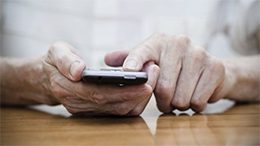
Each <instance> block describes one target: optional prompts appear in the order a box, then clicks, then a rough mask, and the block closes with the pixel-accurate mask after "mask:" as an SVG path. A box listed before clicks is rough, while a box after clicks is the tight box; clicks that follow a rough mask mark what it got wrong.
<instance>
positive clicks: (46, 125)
mask: <svg viewBox="0 0 260 146" xmlns="http://www.w3.org/2000/svg"><path fill="white" fill-rule="evenodd" d="M221 108H223V106H222V105H221V106H215V107H212V108H211V109H209V110H206V111H209V113H210V111H212V109H221ZM154 109H155V108H151V109H149V108H148V109H146V112H145V113H144V114H142V116H140V117H131V118H125V117H75V116H70V115H68V114H67V115H66V114H65V115H64V114H62V112H61V111H62V110H61V111H59V110H58V111H56V113H51V112H50V113H46V112H45V111H44V110H39V109H37V108H36V109H35V108H34V109H32V108H14V107H5V108H3V107H2V108H1V145H29V146H30V145H33V146H39V145H44V146H47V145H61V146H65V145H70V146H76V145H77V146H79V145H102V146H110V145H132V146H139V145H141V146H143V145H149V146H154V145H234V146H237V145H246V146H249V145H260V104H240V105H234V104H232V105H230V106H229V107H226V110H224V111H222V112H220V113H214V114H208V113H207V112H204V113H203V114H194V113H192V112H191V111H187V112H183V113H180V112H174V114H170V115H160V114H158V113H159V112H158V111H157V112H155V111H153V110H154ZM59 112H60V113H59ZM63 112H64V111H63ZM156 113H157V114H156Z"/></svg>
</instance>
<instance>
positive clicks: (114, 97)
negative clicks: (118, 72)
mask: <svg viewBox="0 0 260 146" xmlns="http://www.w3.org/2000/svg"><path fill="white" fill-rule="evenodd" d="M53 82H54V83H56V84H58V85H57V86H59V87H60V88H62V89H64V90H66V91H68V92H69V93H70V96H76V97H80V98H81V99H83V100H86V101H90V102H93V103H97V104H99V105H104V104H106V103H116V102H123V101H129V100H133V99H136V97H145V96H147V95H150V94H151V93H152V87H151V86H150V85H148V84H143V85H135V86H123V87H119V86H115V85H99V84H89V83H83V82H72V81H70V80H68V79H67V78H65V77H63V76H60V77H59V78H53Z"/></svg>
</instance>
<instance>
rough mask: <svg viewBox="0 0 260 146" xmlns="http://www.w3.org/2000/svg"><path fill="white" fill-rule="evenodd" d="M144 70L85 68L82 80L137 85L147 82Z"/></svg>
mask: <svg viewBox="0 0 260 146" xmlns="http://www.w3.org/2000/svg"><path fill="white" fill-rule="evenodd" d="M147 79H148V77H147V74H146V72H132V71H123V70H121V69H98V70H97V69H85V70H84V71H83V73H82V80H83V82H90V83H96V84H117V85H138V84H144V83H146V82H147Z"/></svg>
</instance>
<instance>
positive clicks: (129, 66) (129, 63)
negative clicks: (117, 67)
mask: <svg viewBox="0 0 260 146" xmlns="http://www.w3.org/2000/svg"><path fill="white" fill-rule="evenodd" d="M136 67H137V62H136V61H135V60H129V61H127V62H126V64H125V68H126V69H130V70H135V69H136Z"/></svg>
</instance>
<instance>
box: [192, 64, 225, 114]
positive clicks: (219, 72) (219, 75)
mask: <svg viewBox="0 0 260 146" xmlns="http://www.w3.org/2000/svg"><path fill="white" fill-rule="evenodd" d="M224 74H225V68H224V66H223V64H222V63H221V62H220V61H217V60H216V59H214V60H210V61H209V64H208V67H207V68H205V70H204V72H203V74H202V76H201V78H200V80H199V82H198V85H197V87H196V89H195V92H194V94H193V96H192V98H191V103H190V104H191V108H192V109H193V110H194V111H196V112H201V111H202V110H203V109H204V108H205V106H206V104H207V102H208V100H209V98H210V97H211V96H212V95H213V93H214V91H215V90H216V88H217V87H219V85H220V84H221V83H222V82H223V79H224V78H223V76H224Z"/></svg>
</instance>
